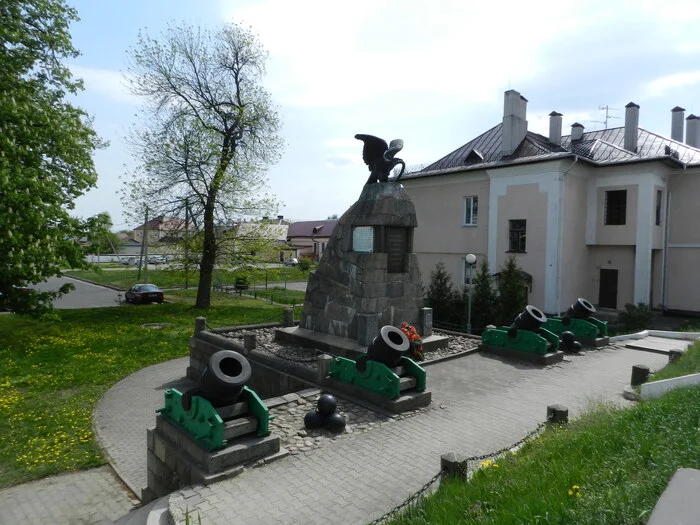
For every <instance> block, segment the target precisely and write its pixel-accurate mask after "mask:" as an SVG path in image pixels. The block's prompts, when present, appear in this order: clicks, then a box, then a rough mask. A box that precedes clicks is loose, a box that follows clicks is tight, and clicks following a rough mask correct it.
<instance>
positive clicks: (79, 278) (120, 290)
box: [62, 274, 126, 292]
mask: <svg viewBox="0 0 700 525" xmlns="http://www.w3.org/2000/svg"><path fill="white" fill-rule="evenodd" d="M62 277H65V278H66V279H74V280H76V281H81V282H83V283H88V284H94V285H95V286H101V287H102V288H109V289H110V290H114V291H116V292H125V291H126V289H125V288H117V287H116V286H112V285H111V284H101V283H96V282H95V281H88V280H87V279H83V278H81V277H73V276H72V275H65V274H64V275H63V276H62Z"/></svg>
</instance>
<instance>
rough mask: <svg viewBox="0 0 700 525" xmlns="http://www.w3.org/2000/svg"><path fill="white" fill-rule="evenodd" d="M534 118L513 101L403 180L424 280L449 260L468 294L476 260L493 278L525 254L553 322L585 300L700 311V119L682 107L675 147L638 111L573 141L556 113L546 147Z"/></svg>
mask: <svg viewBox="0 0 700 525" xmlns="http://www.w3.org/2000/svg"><path fill="white" fill-rule="evenodd" d="M526 108H527V100H526V99H525V98H524V97H522V96H521V95H520V94H519V93H518V92H517V91H513V90H510V91H507V92H506V93H505V103H504V113H503V121H502V122H501V123H499V124H498V125H496V126H494V127H493V128H491V129H489V130H488V131H485V132H484V133H483V134H481V135H479V136H478V137H476V138H475V139H473V140H471V141H469V142H467V143H466V144H465V145H463V146H462V147H460V148H458V149H456V150H455V151H453V152H452V153H449V154H448V155H446V156H445V157H443V158H441V159H439V160H437V161H436V162H434V163H432V164H430V165H428V166H426V167H425V168H423V169H422V170H420V171H418V172H415V173H408V174H405V175H404V176H403V178H402V183H403V184H404V186H405V188H406V190H407V191H408V193H409V195H410V196H411V199H412V200H413V202H414V204H415V206H416V213H417V216H418V228H417V229H416V231H415V238H414V250H415V252H416V253H417V255H418V258H419V261H420V265H421V270H422V275H423V279H424V281H425V282H426V283H427V282H428V280H429V278H430V272H431V270H432V269H433V268H434V267H435V265H436V264H437V263H438V262H440V261H442V262H443V263H444V264H445V266H446V268H447V269H448V271H449V272H450V273H451V274H452V277H453V281H454V282H458V283H464V282H465V275H467V271H466V268H467V267H466V264H465V255H466V254H467V253H474V254H475V255H477V257H478V258H479V259H481V258H484V257H486V258H487V259H488V262H489V266H490V270H491V272H492V273H496V272H497V271H498V270H499V269H500V268H501V267H502V265H503V263H504V262H505V260H506V258H507V257H508V256H509V255H510V254H514V255H515V256H516V258H517V260H518V263H519V265H520V266H521V268H522V269H523V270H524V272H526V273H527V274H528V276H529V277H530V283H529V284H530V286H529V292H530V296H529V302H530V303H532V304H534V305H535V306H538V307H539V308H542V309H543V310H544V311H545V312H547V313H557V312H561V311H564V310H566V308H567V307H568V306H569V305H570V304H571V303H572V302H574V301H575V300H576V299H577V298H578V297H585V298H587V299H588V300H590V301H592V302H593V303H594V304H596V305H598V306H599V307H603V308H612V309H621V308H623V306H624V305H625V304H626V303H646V304H651V305H652V306H654V307H658V308H662V309H664V310H678V311H693V312H698V311H700V272H698V271H697V268H700V228H699V227H698V226H699V225H700V206H698V204H697V203H698V200H699V199H700V118H698V117H696V116H695V115H690V116H689V117H687V119H684V111H685V110H683V108H680V107H676V108H674V109H673V110H672V119H671V136H670V137H667V136H663V135H659V134H656V133H653V132H651V131H647V130H645V129H643V128H640V127H639V125H638V123H639V106H638V105H636V104H634V103H632V102H630V103H629V104H628V105H627V106H626V113H625V124H624V126H622V127H618V128H612V129H606V130H597V131H591V132H585V130H584V127H583V126H582V125H581V124H578V123H575V124H573V125H572V127H571V133H570V134H569V135H562V115H561V114H560V113H557V112H552V113H551V114H550V127H549V136H543V135H539V134H537V133H533V132H531V131H528V129H527V118H526V117H527V115H526ZM684 123H685V142H684V140H683V138H684V137H683V136H684Z"/></svg>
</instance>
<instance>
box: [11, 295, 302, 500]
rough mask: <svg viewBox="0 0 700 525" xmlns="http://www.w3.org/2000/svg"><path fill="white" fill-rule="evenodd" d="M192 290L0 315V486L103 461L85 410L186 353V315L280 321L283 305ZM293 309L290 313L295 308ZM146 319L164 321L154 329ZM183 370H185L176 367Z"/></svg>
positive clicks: (189, 319) (218, 320) (231, 321)
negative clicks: (147, 301) (155, 299)
mask: <svg viewBox="0 0 700 525" xmlns="http://www.w3.org/2000/svg"><path fill="white" fill-rule="evenodd" d="M195 295H196V290H182V291H177V292H173V293H167V294H166V300H169V301H172V302H171V303H170V304H167V303H166V304H162V305H158V304H153V305H139V306H131V305H129V306H121V307H112V308H95V309H85V310H57V311H56V315H57V319H56V320H54V321H45V322H40V321H36V320H33V319H30V318H25V317H20V316H15V315H2V316H0V341H1V342H0V432H1V435H2V439H3V446H2V447H1V448H0V487H5V486H8V485H12V484H16V483H21V482H25V481H29V480H32V479H37V478H41V477H44V476H47V475H50V474H55V473H58V472H61V471H66V470H77V469H83V468H87V467H93V466H96V465H101V464H103V463H104V462H105V461H104V458H103V457H102V454H101V451H100V449H99V447H98V445H97V443H96V442H95V438H94V436H93V434H92V411H93V409H94V408H95V405H96V403H97V401H98V400H99V399H100V398H101V397H102V395H103V394H104V392H105V391H106V390H107V389H109V387H110V386H112V385H113V384H114V383H116V382H117V381H119V380H121V379H122V378H124V377H126V376H128V375H129V374H131V373H132V372H135V371H137V370H139V369H141V368H143V367H145V366H148V365H152V364H155V363H160V362H163V361H166V360H169V359H175V358H178V357H184V356H186V355H188V339H189V337H190V336H191V335H192V331H193V329H194V318H195V317H197V316H200V315H202V316H204V317H206V318H207V322H208V323H210V324H211V326H214V327H220V326H232V325H239V324H250V323H258V322H270V321H272V320H280V319H281V316H282V311H283V307H281V306H277V305H269V304H265V303H264V302H262V301H260V300H255V299H251V298H246V297H237V296H228V295H226V294H216V293H215V294H213V296H212V299H213V301H212V306H211V308H209V309H208V310H206V311H201V310H195V309H193V308H192V304H193V303H194V297H195ZM297 315H298V311H297ZM145 323H170V325H169V326H167V327H166V328H163V329H159V330H155V329H147V328H141V325H142V324H145ZM183 374H184V370H183Z"/></svg>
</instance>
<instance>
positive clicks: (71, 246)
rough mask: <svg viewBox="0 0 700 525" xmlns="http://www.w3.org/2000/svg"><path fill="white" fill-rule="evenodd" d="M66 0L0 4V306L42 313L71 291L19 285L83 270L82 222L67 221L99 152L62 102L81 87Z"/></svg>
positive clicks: (88, 128) (81, 119)
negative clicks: (68, 62) (71, 62)
mask: <svg viewBox="0 0 700 525" xmlns="http://www.w3.org/2000/svg"><path fill="white" fill-rule="evenodd" d="M77 19H78V17H77V13H76V11H75V10H74V9H71V8H69V7H67V6H66V5H65V3H64V1H63V0H3V2H1V3H0V20H2V22H1V23H0V232H2V233H1V234H0V294H2V299H1V301H2V303H3V306H4V307H5V308H9V309H11V310H13V311H16V312H20V313H21V312H27V313H33V314H35V315H39V314H41V313H42V312H44V311H46V310H47V309H50V308H51V302H52V300H53V299H54V298H56V297H58V296H60V295H61V294H62V293H65V292H67V291H68V290H69V289H70V287H69V286H64V287H63V288H62V289H61V290H60V291H58V292H43V293H39V292H36V291H34V290H28V289H26V288H24V287H25V286H26V285H27V284H36V283H38V282H41V281H43V280H45V279H46V278H47V277H50V276H54V275H60V269H61V268H62V267H65V266H66V265H68V266H72V267H85V266H86V263H85V262H84V259H83V252H82V250H81V248H80V246H79V245H78V243H77V242H76V240H75V239H77V238H79V237H81V236H82V235H84V233H85V224H84V223H83V222H81V221H80V220H78V219H76V218H73V217H71V216H70V215H69V212H70V210H72V209H73V207H74V203H73V201H74V200H75V199H76V198H77V197H78V196H80V195H82V194H83V193H84V192H85V191H87V190H89V189H90V188H92V187H94V186H95V183H96V181H97V174H96V173H95V168H94V165H93V161H92V153H93V151H94V150H95V149H96V148H98V147H100V146H101V145H103V143H102V142H101V141H100V140H99V138H98V137H97V135H96V133H95V131H94V130H93V129H92V125H91V122H90V119H89V117H88V115H87V114H86V113H85V112H83V111H82V110H80V109H78V108H76V107H74V106H72V105H71V104H69V103H68V102H66V96H68V95H75V94H76V93H77V92H78V91H79V90H81V89H82V83H81V82H80V81H79V80H75V79H73V78H72V77H71V74H70V72H69V70H68V68H66V66H64V65H63V63H62V62H61V60H62V59H65V58H72V57H75V56H77V55H78V52H77V51H76V50H75V49H74V48H73V46H72V44H71V39H70V34H69V32H68V24H69V23H70V22H71V21H73V20H77Z"/></svg>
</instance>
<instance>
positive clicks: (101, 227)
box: [85, 212, 121, 254]
mask: <svg viewBox="0 0 700 525" xmlns="http://www.w3.org/2000/svg"><path fill="white" fill-rule="evenodd" d="M86 227H87V235H86V236H87V240H88V245H87V247H86V250H85V251H86V253H96V254H100V253H117V246H119V243H120V242H121V240H120V239H119V235H117V234H116V233H114V232H112V231H111V229H112V217H110V215H109V213H107V212H102V213H98V214H97V215H95V216H94V217H90V218H89V219H88V220H87V221H86Z"/></svg>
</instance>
